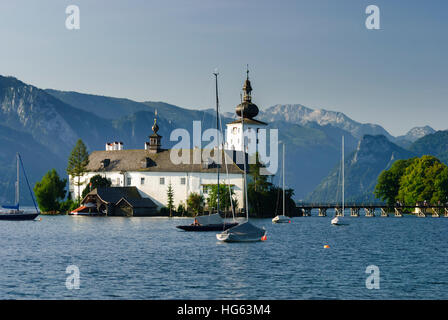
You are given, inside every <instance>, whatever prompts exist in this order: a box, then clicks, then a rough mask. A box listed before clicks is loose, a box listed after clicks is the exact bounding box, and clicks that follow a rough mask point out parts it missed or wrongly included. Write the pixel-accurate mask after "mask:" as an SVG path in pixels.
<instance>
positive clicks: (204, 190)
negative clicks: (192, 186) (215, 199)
mask: <svg viewBox="0 0 448 320" xmlns="http://www.w3.org/2000/svg"><path fill="white" fill-rule="evenodd" d="M202 193H203V194H208V186H202Z"/></svg>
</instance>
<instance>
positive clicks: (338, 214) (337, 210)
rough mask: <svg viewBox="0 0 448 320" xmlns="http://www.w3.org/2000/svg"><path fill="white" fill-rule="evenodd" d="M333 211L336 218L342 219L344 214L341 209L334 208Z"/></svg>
mask: <svg viewBox="0 0 448 320" xmlns="http://www.w3.org/2000/svg"><path fill="white" fill-rule="evenodd" d="M334 211H335V213H336V217H343V216H344V212H343V211H342V208H334Z"/></svg>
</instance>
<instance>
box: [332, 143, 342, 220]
mask: <svg viewBox="0 0 448 320" xmlns="http://www.w3.org/2000/svg"><path fill="white" fill-rule="evenodd" d="M344 167H345V163H344V136H342V164H341V171H342V204H341V206H342V214H344V210H345V199H344V196H345V194H344V189H345V188H344V187H345V186H344V182H345V177H344ZM331 224H332V225H335V226H340V225H343V223H342V222H341V221H340V220H339V217H338V216H336V213H335V217H334V218H333V219H331Z"/></svg>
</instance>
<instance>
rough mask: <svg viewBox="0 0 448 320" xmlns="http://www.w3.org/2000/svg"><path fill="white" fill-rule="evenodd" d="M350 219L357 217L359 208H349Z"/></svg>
mask: <svg viewBox="0 0 448 320" xmlns="http://www.w3.org/2000/svg"><path fill="white" fill-rule="evenodd" d="M350 217H359V208H350Z"/></svg>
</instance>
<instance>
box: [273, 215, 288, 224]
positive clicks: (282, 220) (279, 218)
mask: <svg viewBox="0 0 448 320" xmlns="http://www.w3.org/2000/svg"><path fill="white" fill-rule="evenodd" d="M272 222H273V223H291V218H290V217H287V216H283V215H278V216H276V217H275V218H273V219H272Z"/></svg>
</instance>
